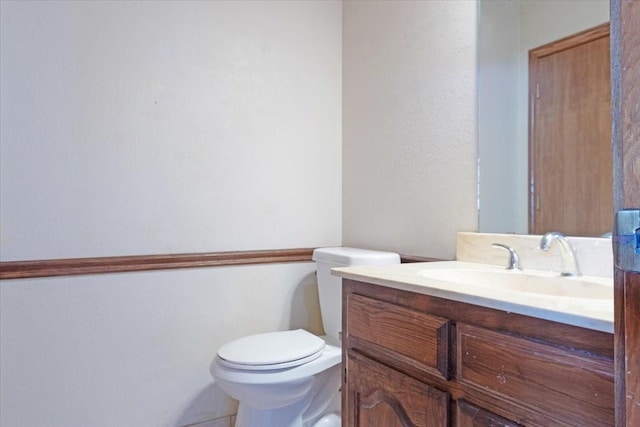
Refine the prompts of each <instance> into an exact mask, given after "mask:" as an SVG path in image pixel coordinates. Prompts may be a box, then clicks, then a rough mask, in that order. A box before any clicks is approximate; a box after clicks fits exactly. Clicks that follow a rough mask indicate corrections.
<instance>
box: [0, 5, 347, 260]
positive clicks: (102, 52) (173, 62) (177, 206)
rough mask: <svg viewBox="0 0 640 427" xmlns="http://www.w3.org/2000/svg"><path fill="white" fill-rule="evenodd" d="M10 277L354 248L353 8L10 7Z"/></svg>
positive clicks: (6, 126) (6, 49) (5, 151)
mask: <svg viewBox="0 0 640 427" xmlns="http://www.w3.org/2000/svg"><path fill="white" fill-rule="evenodd" d="M1 31H2V37H1V42H2V61H1V65H0V66H1V69H0V71H1V72H0V75H1V79H2V80H1V85H2V93H1V102H2V117H1V120H2V127H1V130H0V132H1V140H2V144H1V145H0V162H1V163H0V174H1V177H0V178H1V180H0V184H1V192H0V233H1V234H0V250H1V252H2V260H4V261H7V260H17V259H46V258H69V257H86V256H110V255H129V254H149V253H176V252H202V251H224V250H250V249H271V248H287V247H309V246H314V245H318V246H320V245H331V244H336V243H340V238H341V230H340V215H341V199H340V186H341V183H340V180H341V176H340V175H341V172H340V170H341V169H340V161H341V160H340V159H341V152H340V150H341V84H340V83H341V5H340V3H339V2H315V1H308V2H304V1H303V2H286V1H284V2H261V1H258V2H234V1H229V2H224V1H208V2H200V1H195V2H181V1H174V2H144V1H142V2H49V1H44V2H37V1H29V2H2V30H1Z"/></svg>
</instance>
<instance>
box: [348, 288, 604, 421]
mask: <svg viewBox="0 0 640 427" xmlns="http://www.w3.org/2000/svg"><path fill="white" fill-rule="evenodd" d="M343 350H344V351H343V358H344V359H343V362H344V365H343V366H344V367H345V372H344V384H343V393H342V398H343V426H347V427H350V426H359V427H376V426H381V427H394V426H402V427H407V426H416V427H418V426H425V427H484V426H487V427H488V426H493V427H516V426H537V427H549V426H567V427H569V426H572V427H591V426H593V427H603V426H613V425H614V382H613V379H614V377H613V334H609V333H605V332H599V331H594V330H590V329H584V328H579V327H575V326H570V325H566V324H561V323H556V322H550V321H547V320H542V319H538V318H534V317H528V316H522V315H518V314H513V313H507V312H503V311H499V310H494V309H490V308H485V307H480V306H476V305H472V304H466V303H461V302H456V301H452V300H448V299H442V298H437V297H433V296H429V295H425V294H422V293H417V292H410V291H407V290H403V289H393V288H390V287H386V286H379V285H374V284H369V283H363V282H358V281H354V280H349V279H343Z"/></svg>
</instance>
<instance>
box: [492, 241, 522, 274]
mask: <svg viewBox="0 0 640 427" xmlns="http://www.w3.org/2000/svg"><path fill="white" fill-rule="evenodd" d="M491 246H493V247H494V248H502V249H505V250H507V251H509V263H508V264H507V270H514V269H517V270H522V267H521V266H520V257H519V256H518V253H517V252H516V250H515V249H513V248H512V247H511V246H509V245H504V244H502V243H494V244H492V245H491Z"/></svg>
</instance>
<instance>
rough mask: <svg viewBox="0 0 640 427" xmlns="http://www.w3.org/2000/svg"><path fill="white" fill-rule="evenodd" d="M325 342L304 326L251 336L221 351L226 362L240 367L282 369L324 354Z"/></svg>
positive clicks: (219, 351)
mask: <svg viewBox="0 0 640 427" xmlns="http://www.w3.org/2000/svg"><path fill="white" fill-rule="evenodd" d="M324 346H325V342H324V340H323V339H322V338H320V337H317V336H315V335H313V334H311V333H309V332H307V331H305V330H303V329H297V330H294V331H282V332H269V333H266V334H258V335H250V336H247V337H243V338H240V339H237V340H235V341H232V342H230V343H227V344H225V345H223V346H222V347H220V349H219V350H218V360H219V362H220V363H221V364H222V365H225V366H229V367H232V368H236V369H247V370H266V369H282V368H291V367H294V366H298V365H302V364H304V363H308V362H310V361H312V360H314V359H317V358H318V357H320V355H321V354H322V349H323V348H324Z"/></svg>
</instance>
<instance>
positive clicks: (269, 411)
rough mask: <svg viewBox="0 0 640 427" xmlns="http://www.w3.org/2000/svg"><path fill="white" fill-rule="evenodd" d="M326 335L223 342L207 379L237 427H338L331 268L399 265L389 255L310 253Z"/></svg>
mask: <svg viewBox="0 0 640 427" xmlns="http://www.w3.org/2000/svg"><path fill="white" fill-rule="evenodd" d="M313 260H314V261H315V262H316V266H317V277H318V294H319V297H320V310H321V314H322V324H323V326H324V330H325V333H326V335H324V336H316V335H314V334H311V333H309V332H307V331H305V330H303V329H297V330H291V331H279V332H269V333H264V334H258V335H250V336H246V337H243V338H239V339H237V340H235V341H232V342H229V343H227V344H224V345H223V346H221V347H220V348H219V349H218V352H217V354H216V357H215V359H214V361H213V363H212V364H211V375H212V376H213V378H214V379H215V380H216V383H217V384H218V386H219V387H220V389H222V391H224V392H225V393H227V394H228V395H229V396H231V397H233V398H234V399H236V400H237V401H238V403H239V405H238V415H237V417H236V427H339V426H340V423H341V421H340V393H339V390H340V385H341V381H342V375H341V369H340V365H341V361H342V348H341V344H340V331H341V328H342V282H341V279H340V278H339V277H335V276H332V275H331V269H332V268H334V267H347V266H354V265H387V264H398V263H400V257H399V255H398V254H396V253H392V252H379V251H371V250H366V249H356V248H344V247H333V248H319V249H316V250H314V252H313Z"/></svg>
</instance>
